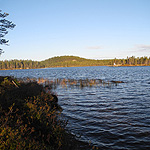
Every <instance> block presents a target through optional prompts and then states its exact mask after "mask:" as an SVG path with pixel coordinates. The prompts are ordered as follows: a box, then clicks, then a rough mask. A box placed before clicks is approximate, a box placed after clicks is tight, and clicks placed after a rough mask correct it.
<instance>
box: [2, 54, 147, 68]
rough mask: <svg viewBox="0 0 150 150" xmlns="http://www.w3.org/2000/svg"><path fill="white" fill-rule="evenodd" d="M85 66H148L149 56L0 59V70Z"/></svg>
mask: <svg viewBox="0 0 150 150" xmlns="http://www.w3.org/2000/svg"><path fill="white" fill-rule="evenodd" d="M85 66H109V67H133V66H150V57H149V58H148V57H140V58H139V57H137V58H135V57H134V56H132V57H127V58H126V59H116V58H115V59H106V60H94V59H85V58H81V57H77V56H57V57H52V58H49V59H46V60H44V61H32V60H16V59H15V60H5V61H0V70H16V69H40V68H57V67H85Z"/></svg>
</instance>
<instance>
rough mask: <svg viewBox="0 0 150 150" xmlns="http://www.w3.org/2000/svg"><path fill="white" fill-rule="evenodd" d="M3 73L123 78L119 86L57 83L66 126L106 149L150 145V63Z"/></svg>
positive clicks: (7, 73) (76, 77)
mask: <svg viewBox="0 0 150 150" xmlns="http://www.w3.org/2000/svg"><path fill="white" fill-rule="evenodd" d="M0 75H3V76H4V75H11V76H15V77H18V78H20V77H21V78H23V77H30V78H33V77H35V78H39V77H43V78H47V79H49V80H54V79H57V78H58V79H62V78H66V79H77V80H79V79H86V78H88V79H102V80H104V81H111V80H116V81H118V80H119V81H124V82H125V83H121V84H118V85H117V86H115V85H114V86H93V87H84V88H82V89H80V88H76V87H72V88H62V87H58V88H57V89H56V91H55V92H56V93H57V95H58V98H59V104H60V105H61V106H62V108H63V112H62V114H63V116H65V118H66V119H68V121H69V122H68V126H67V128H68V129H69V130H70V131H71V132H72V133H73V134H76V135H77V136H78V137H79V140H82V141H86V142H91V143H92V144H94V145H96V146H99V147H101V148H103V149H131V150H134V149H139V150H140V149H150V67H69V68H47V69H29V70H0Z"/></svg>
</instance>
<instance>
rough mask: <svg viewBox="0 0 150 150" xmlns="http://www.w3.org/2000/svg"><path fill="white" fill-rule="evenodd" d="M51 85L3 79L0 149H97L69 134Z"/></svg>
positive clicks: (1, 86)
mask: <svg viewBox="0 0 150 150" xmlns="http://www.w3.org/2000/svg"><path fill="white" fill-rule="evenodd" d="M61 112H62V108H61V107H60V106H59V105H58V98H57V96H56V94H54V93H52V92H51V85H50V84H47V85H46V86H43V85H41V84H39V83H38V82H36V81H33V80H29V79H28V80H27V81H22V80H19V79H15V78H13V77H10V76H0V149H11V150H13V149H15V150H16V149H31V150H32V149H37V150H39V149H42V150H47V149H50V150H59V149H61V150H63V149H64V150H70V149H72V150H77V149H81V150H82V149H87V150H88V149H93V150H94V149H98V147H95V146H92V145H90V144H89V143H85V142H81V141H78V140H76V138H75V136H74V135H72V134H71V133H70V132H68V131H67V130H66V128H65V127H66V125H67V121H65V120H63V119H62V118H61V117H60V115H61Z"/></svg>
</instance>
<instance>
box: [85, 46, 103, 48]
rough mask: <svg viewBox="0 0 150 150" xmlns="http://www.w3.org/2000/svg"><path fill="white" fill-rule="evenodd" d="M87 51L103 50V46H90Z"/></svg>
mask: <svg viewBox="0 0 150 150" xmlns="http://www.w3.org/2000/svg"><path fill="white" fill-rule="evenodd" d="M87 49H102V47H101V46H88V47H87Z"/></svg>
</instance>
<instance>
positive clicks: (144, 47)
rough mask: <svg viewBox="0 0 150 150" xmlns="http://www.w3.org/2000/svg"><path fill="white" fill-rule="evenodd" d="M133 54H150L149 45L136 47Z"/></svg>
mask: <svg viewBox="0 0 150 150" xmlns="http://www.w3.org/2000/svg"><path fill="white" fill-rule="evenodd" d="M134 52H150V45H136V46H135V48H134Z"/></svg>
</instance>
